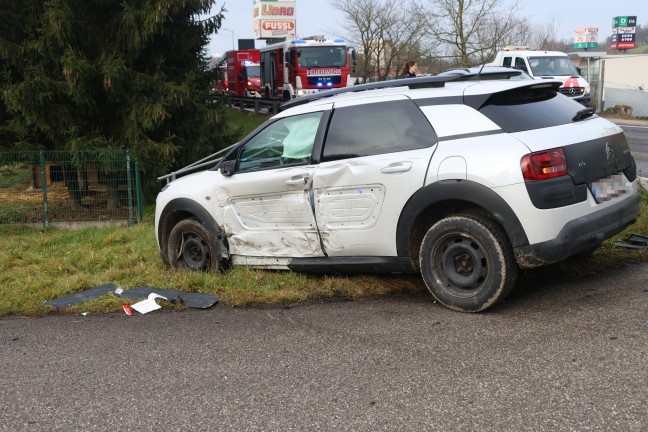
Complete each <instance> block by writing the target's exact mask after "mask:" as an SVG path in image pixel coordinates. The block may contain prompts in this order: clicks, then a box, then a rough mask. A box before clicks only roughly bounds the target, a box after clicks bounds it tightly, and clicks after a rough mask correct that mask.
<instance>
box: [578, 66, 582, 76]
mask: <svg viewBox="0 0 648 432" xmlns="http://www.w3.org/2000/svg"><path fill="white" fill-rule="evenodd" d="M576 72H578V75H580V76H583V72H582V71H581V68H579V67H577V68H576Z"/></svg>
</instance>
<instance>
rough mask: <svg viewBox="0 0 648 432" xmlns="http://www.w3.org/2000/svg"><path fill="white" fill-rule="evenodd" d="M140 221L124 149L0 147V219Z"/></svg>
mask: <svg viewBox="0 0 648 432" xmlns="http://www.w3.org/2000/svg"><path fill="white" fill-rule="evenodd" d="M141 220H142V193H141V185H140V173H139V165H138V164H137V162H134V161H132V160H131V156H130V151H129V150H92V151H40V152H0V223H27V224H42V225H43V226H44V227H49V226H50V225H53V224H76V223H81V222H86V223H88V222H105V221H125V222H127V223H128V225H129V226H130V225H132V224H133V223H135V222H141Z"/></svg>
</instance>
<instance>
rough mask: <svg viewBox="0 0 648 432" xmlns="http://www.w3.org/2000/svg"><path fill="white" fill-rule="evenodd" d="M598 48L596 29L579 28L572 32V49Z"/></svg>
mask: <svg viewBox="0 0 648 432" xmlns="http://www.w3.org/2000/svg"><path fill="white" fill-rule="evenodd" d="M597 47H598V27H580V28H577V29H576V30H574V48H576V49H587V48H597Z"/></svg>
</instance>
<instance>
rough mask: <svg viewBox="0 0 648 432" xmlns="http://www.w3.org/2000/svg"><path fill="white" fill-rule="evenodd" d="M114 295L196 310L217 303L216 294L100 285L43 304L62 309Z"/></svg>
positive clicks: (217, 297) (110, 284)
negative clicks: (158, 299) (160, 300)
mask: <svg viewBox="0 0 648 432" xmlns="http://www.w3.org/2000/svg"><path fill="white" fill-rule="evenodd" d="M111 293H112V294H115V295H116V296H118V297H121V298H130V299H133V300H142V299H146V298H148V297H149V296H150V295H151V294H156V295H157V296H160V297H164V298H165V299H167V300H169V301H170V302H171V303H179V304H182V305H184V306H187V307H190V308H196V309H207V308H210V307H212V306H214V305H215V304H216V303H218V300H219V298H220V297H219V296H218V294H206V293H192V292H185V291H180V290H173V289H162V288H153V287H135V288H131V289H129V290H122V289H120V288H117V286H116V285H115V284H114V283H109V284H104V285H100V286H98V287H94V288H90V289H87V290H85V291H81V292H78V293H74V294H70V295H66V296H63V297H58V298H55V299H51V300H45V304H47V305H49V306H51V307H52V308H54V309H63V308H65V307H68V306H72V305H77V304H81V303H85V302H87V301H89V300H93V299H96V298H99V297H101V296H104V295H106V294H111Z"/></svg>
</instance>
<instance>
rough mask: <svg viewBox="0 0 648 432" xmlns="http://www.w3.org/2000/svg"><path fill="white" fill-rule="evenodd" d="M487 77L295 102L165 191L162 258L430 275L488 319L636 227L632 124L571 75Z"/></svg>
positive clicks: (204, 266)
mask: <svg viewBox="0 0 648 432" xmlns="http://www.w3.org/2000/svg"><path fill="white" fill-rule="evenodd" d="M510 71H511V70H510V69H509V72H510ZM511 73H513V72H511ZM484 78H486V77H485V76H480V74H479V73H477V74H468V75H463V76H459V77H457V76H451V77H448V76H445V77H442V76H438V77H424V78H412V79H403V80H394V81H387V82H383V83H373V84H363V85H357V86H353V87H350V88H346V89H340V90H333V91H329V92H323V93H320V94H316V95H312V96H308V97H304V98H300V99H296V100H293V101H291V102H288V103H286V104H285V105H284V107H285V110H284V111H282V112H281V113H279V114H278V115H275V116H274V117H272V118H271V119H270V120H268V121H267V122H265V123H264V124H263V125H261V126H260V127H258V128H257V129H256V130H254V131H253V132H252V133H250V134H249V135H248V136H247V137H246V138H245V139H243V140H242V141H241V142H239V143H237V144H235V145H234V146H232V148H230V150H229V152H228V153H227V154H226V155H225V157H224V158H222V159H221V160H219V161H216V162H214V161H211V162H210V161H207V162H206V163H207V166H208V167H209V169H206V170H204V171H201V172H195V173H192V174H188V175H186V176H183V177H181V178H178V179H177V180H174V181H171V182H169V183H168V184H167V185H165V186H164V188H163V189H162V191H161V192H160V194H159V195H158V197H157V208H156V215H155V230H156V234H157V240H158V246H159V249H160V255H161V257H162V259H163V260H164V262H165V263H166V264H168V265H169V266H171V267H172V268H173V269H183V268H188V269H194V270H219V269H224V268H226V267H227V266H228V265H230V264H235V265H252V266H255V267H262V268H273V269H291V270H297V271H317V272H347V271H356V272H357V271H359V272H366V273H370V272H419V271H420V273H421V274H422V276H423V279H424V281H425V283H426V284H427V286H428V288H429V290H430V291H431V293H432V294H433V295H434V296H435V297H436V299H438V300H439V301H440V302H441V303H443V304H444V305H446V306H448V307H449V308H452V309H456V310H461V311H469V312H476V311H481V310H484V309H486V308H488V307H490V306H492V305H494V304H495V303H497V302H498V301H500V300H502V299H504V298H505V297H506V296H507V295H508V294H509V292H510V291H511V289H512V288H513V285H514V283H515V279H516V275H517V271H518V268H531V267H536V266H540V265H543V264H548V263H553V262H557V261H560V260H564V259H566V258H568V257H570V256H572V255H575V254H580V253H584V252H587V251H590V250H592V249H593V248H595V247H596V246H597V245H599V244H600V243H601V242H603V241H604V240H605V239H607V238H609V237H610V236H612V235H614V234H616V233H618V232H619V231H621V230H623V229H624V228H625V227H627V226H628V225H630V224H632V223H633V222H634V221H635V220H636V219H637V217H638V215H639V207H640V195H639V194H638V192H637V184H636V167H635V163H634V159H633V157H632V155H631V154H630V150H629V148H628V144H627V141H626V138H625V135H624V133H623V131H622V129H620V128H619V127H618V126H616V125H614V124H613V123H610V122H609V121H607V120H605V119H603V118H599V117H598V116H596V115H594V114H593V111H592V110H590V109H584V108H583V106H582V105H580V104H579V103H577V102H574V101H573V100H570V99H569V98H567V97H565V96H563V95H561V94H560V93H559V92H558V89H559V87H560V85H561V82H559V81H543V82H538V81H531V80H496V81H493V80H485V79H484ZM338 93H346V94H338ZM204 166H205V163H204V162H203V163H202V164H201V165H196V166H193V167H192V169H194V170H195V169H196V168H200V167H203V169H204ZM177 176H178V173H174V174H172V175H170V176H169V178H173V179H175V177H177Z"/></svg>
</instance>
